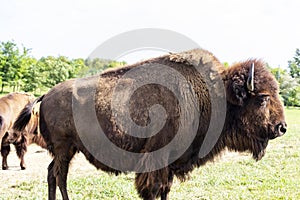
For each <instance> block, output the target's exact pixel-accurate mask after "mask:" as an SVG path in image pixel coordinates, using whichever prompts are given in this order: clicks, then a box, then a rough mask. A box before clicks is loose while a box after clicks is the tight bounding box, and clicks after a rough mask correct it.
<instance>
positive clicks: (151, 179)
mask: <svg viewBox="0 0 300 200" xmlns="http://www.w3.org/2000/svg"><path fill="white" fill-rule="evenodd" d="M168 177H169V172H168V169H167V168H164V169H161V170H157V171H154V172H149V173H141V174H136V178H135V186H136V189H137V191H138V193H139V195H140V197H142V198H143V199H144V200H155V199H156V197H157V196H161V200H165V199H167V198H168V193H169V191H170V187H168V185H169V184H168V183H169V178H168ZM170 181H173V176H170ZM170 186H171V185H170Z"/></svg>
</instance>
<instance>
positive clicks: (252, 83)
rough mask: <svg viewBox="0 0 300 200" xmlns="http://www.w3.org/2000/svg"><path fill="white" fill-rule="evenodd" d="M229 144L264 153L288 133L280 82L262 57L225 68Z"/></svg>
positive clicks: (237, 148) (257, 157)
mask: <svg viewBox="0 0 300 200" xmlns="http://www.w3.org/2000/svg"><path fill="white" fill-rule="evenodd" d="M224 82H225V88H226V94H227V102H228V103H227V104H228V107H227V118H226V120H227V121H226V125H225V133H226V134H225V135H226V136H225V138H227V141H226V144H227V146H228V148H229V149H232V150H236V151H250V152H252V154H253V157H254V158H255V159H256V160H259V159H261V158H262V157H263V156H264V153H265V148H266V146H267V144H268V141H269V140H270V139H274V138H276V137H278V136H282V135H283V134H284V133H285V132H286V127H287V125H286V122H285V117H284V107H283V104H282V102H281V100H280V97H279V88H278V83H277V81H276V79H275V78H274V76H273V75H272V74H271V73H270V72H269V71H268V69H266V67H265V64H264V63H263V62H262V61H260V60H248V61H246V62H243V63H237V64H235V65H233V66H232V67H230V68H228V69H227V70H226V71H225V80H224Z"/></svg>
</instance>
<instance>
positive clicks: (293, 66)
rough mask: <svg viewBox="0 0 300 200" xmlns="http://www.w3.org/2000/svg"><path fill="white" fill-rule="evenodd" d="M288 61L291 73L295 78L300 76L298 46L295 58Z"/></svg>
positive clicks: (299, 50) (299, 51)
mask: <svg viewBox="0 0 300 200" xmlns="http://www.w3.org/2000/svg"><path fill="white" fill-rule="evenodd" d="M288 63H289V66H288V68H289V70H290V75H291V76H292V77H293V78H300V49H298V48H297V49H296V52H295V56H294V57H293V60H291V61H288ZM299 83H300V82H299Z"/></svg>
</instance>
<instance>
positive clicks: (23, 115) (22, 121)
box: [13, 95, 44, 131]
mask: <svg viewBox="0 0 300 200" xmlns="http://www.w3.org/2000/svg"><path fill="white" fill-rule="evenodd" d="M43 98H44V95H42V96H40V97H38V98H37V99H36V100H34V101H33V102H32V103H29V104H27V105H26V106H25V107H24V108H23V110H22V111H21V112H20V114H19V116H18V118H17V119H16V121H15V122H14V125H13V129H14V130H17V131H23V130H24V129H25V127H26V126H27V124H28V123H29V121H30V118H31V111H32V108H33V106H34V105H35V104H37V103H38V102H40V101H42V100H43Z"/></svg>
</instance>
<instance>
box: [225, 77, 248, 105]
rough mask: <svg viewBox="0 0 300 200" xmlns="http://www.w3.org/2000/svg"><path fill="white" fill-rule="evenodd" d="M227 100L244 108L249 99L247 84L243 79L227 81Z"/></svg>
mask: <svg viewBox="0 0 300 200" xmlns="http://www.w3.org/2000/svg"><path fill="white" fill-rule="evenodd" d="M226 90H227V100H228V101H229V102H230V103H232V104H234V105H239V106H242V105H243V104H244V102H245V100H246V99H247V97H248V90H247V86H246V82H245V80H244V78H243V77H237V76H235V77H233V78H232V79H231V80H227V81H226Z"/></svg>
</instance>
